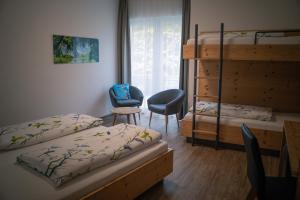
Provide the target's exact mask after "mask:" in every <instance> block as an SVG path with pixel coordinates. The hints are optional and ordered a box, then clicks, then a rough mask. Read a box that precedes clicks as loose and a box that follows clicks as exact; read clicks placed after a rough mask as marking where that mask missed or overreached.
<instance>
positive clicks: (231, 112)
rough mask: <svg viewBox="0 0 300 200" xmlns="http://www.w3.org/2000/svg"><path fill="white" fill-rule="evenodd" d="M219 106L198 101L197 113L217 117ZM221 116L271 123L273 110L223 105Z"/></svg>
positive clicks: (191, 109)
mask: <svg viewBox="0 0 300 200" xmlns="http://www.w3.org/2000/svg"><path fill="white" fill-rule="evenodd" d="M217 105H218V104H217V103H215V102H207V101H198V102H197V103H196V113H198V114H203V115H208V116H216V115H217ZM190 111H193V107H191V108H190ZM221 116H227V117H235V118H243V119H255V120H261V121H270V120H271V119H272V109H271V108H266V107H259V106H249V105H239V104H227V103H222V104H221Z"/></svg>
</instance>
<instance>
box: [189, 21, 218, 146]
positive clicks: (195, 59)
mask: <svg viewBox="0 0 300 200" xmlns="http://www.w3.org/2000/svg"><path fill="white" fill-rule="evenodd" d="M223 37H224V24H223V23H221V30H220V59H219V73H218V77H213V78H210V79H215V80H217V81H218V96H201V95H197V85H198V84H197V80H200V79H209V78H206V77H200V76H197V74H198V61H200V59H198V58H197V56H198V45H197V44H198V24H196V25H195V43H194V44H195V45H194V55H195V56H194V88H193V89H194V90H193V118H192V145H193V146H194V145H195V136H196V133H197V132H198V133H204V134H210V135H215V137H216V139H215V148H216V149H217V148H218V146H219V139H220V117H221V96H222V76H223V39H224V38H223ZM197 97H206V98H213V99H215V100H216V101H217V115H216V118H217V121H216V131H215V132H211V131H200V130H196V115H199V114H198V113H197V111H196V102H197Z"/></svg>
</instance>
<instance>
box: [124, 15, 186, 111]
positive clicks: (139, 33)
mask: <svg viewBox="0 0 300 200" xmlns="http://www.w3.org/2000/svg"><path fill="white" fill-rule="evenodd" d="M130 43H131V81H132V85H135V86H137V87H139V88H140V89H141V90H142V91H143V93H144V96H145V101H146V99H147V98H149V97H150V96H152V95H153V94H155V93H157V92H160V91H163V90H166V89H171V88H178V87H179V72H180V69H179V67H180V49H181V14H176V15H162V14H160V15H157V16H155V15H147V16H138V17H132V18H130ZM143 106H146V103H145V102H144V104H143Z"/></svg>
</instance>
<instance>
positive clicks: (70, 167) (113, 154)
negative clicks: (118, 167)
mask: <svg viewBox="0 0 300 200" xmlns="http://www.w3.org/2000/svg"><path fill="white" fill-rule="evenodd" d="M160 139H161V134H160V133H158V132H156V131H153V130H150V129H146V128H143V127H138V126H134V125H129V124H119V125H116V126H112V127H104V126H99V127H96V128H92V129H88V130H85V131H81V132H79V133H76V134H72V135H69V136H66V137H62V138H59V139H57V140H55V141H54V140H53V141H50V142H47V143H44V144H43V145H44V147H43V148H41V147H40V148H36V149H32V150H31V151H30V152H26V153H22V154H21V155H19V156H18V157H17V162H18V163H19V164H21V165H25V166H27V167H30V168H32V169H34V170H36V171H37V172H39V173H41V174H42V175H44V176H45V177H47V178H49V179H50V180H51V181H52V182H53V183H54V185H55V186H60V185H62V184H63V183H65V182H66V181H68V180H70V179H73V178H74V177H76V176H78V175H80V174H84V173H87V172H89V171H91V170H93V169H95V168H98V167H101V166H104V165H106V164H109V163H111V162H114V161H115V160H118V159H120V158H123V157H125V156H127V155H129V154H132V153H134V152H136V151H139V150H141V149H144V148H146V147H147V146H149V145H151V144H153V143H156V142H158V141H159V140H160Z"/></svg>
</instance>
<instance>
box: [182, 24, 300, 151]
mask: <svg viewBox="0 0 300 200" xmlns="http://www.w3.org/2000/svg"><path fill="white" fill-rule="evenodd" d="M194 40H195V39H189V40H188V41H187V43H186V44H185V45H183V58H184V59H194V60H198V66H199V67H198V72H197V77H193V78H195V79H196V80H197V83H196V84H197V87H196V88H197V89H196V91H197V92H196V94H197V101H210V102H217V97H218V81H216V80H218V79H217V77H218V74H219V73H218V71H219V58H220V45H219V44H220V32H219V31H212V32H202V33H200V34H199V36H198V44H197V45H198V51H197V53H196V54H195V51H194V49H195V48H194V47H195V41H194ZM223 42H224V46H223V76H222V80H223V81H222V100H221V101H222V103H228V104H233V105H251V106H258V107H264V108H270V109H272V120H271V121H269V122H267V121H259V120H254V119H249V120H248V119H244V118H241V117H240V116H231V117H230V118H228V117H226V116H221V126H220V141H221V142H223V143H229V144H238V145H242V144H243V141H242V138H241V134H240V125H241V123H247V125H250V127H251V128H252V129H253V131H254V133H255V134H256V136H257V138H258V142H259V144H260V146H261V147H262V148H264V149H270V150H276V151H278V150H280V144H281V138H282V129H283V127H282V124H283V120H284V119H291V120H296V121H298V120H299V113H300V106H299V102H300V92H299V88H300V79H299V77H300V31H299V30H262V31H260V30H259V31H257V30H254V31H247V30H246V31H244V30H240V31H225V32H224V41H223ZM193 78H191V79H190V80H193ZM221 114H222V110H221ZM191 118H192V114H191V113H188V114H187V115H186V116H185V117H184V118H183V120H182V121H181V124H182V127H181V134H182V135H183V136H186V137H188V138H189V137H191V135H192V130H191V127H192V119H191ZM196 120H197V122H196V127H197V128H196V129H200V130H202V131H201V132H200V133H197V135H196V137H198V138H201V139H204V140H209V141H210V140H212V141H214V140H216V135H215V134H211V133H212V132H215V130H216V124H215V123H216V118H215V117H213V116H197V117H196Z"/></svg>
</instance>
